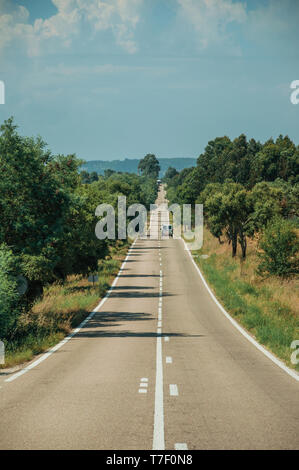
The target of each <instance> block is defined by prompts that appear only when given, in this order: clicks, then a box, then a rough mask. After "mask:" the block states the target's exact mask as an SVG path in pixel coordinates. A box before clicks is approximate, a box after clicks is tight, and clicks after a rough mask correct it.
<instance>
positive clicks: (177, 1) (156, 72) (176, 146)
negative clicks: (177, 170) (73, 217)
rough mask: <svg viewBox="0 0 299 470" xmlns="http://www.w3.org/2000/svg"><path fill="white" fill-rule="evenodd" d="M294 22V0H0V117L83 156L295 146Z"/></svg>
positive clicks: (297, 53) (298, 111) (298, 67)
mask: <svg viewBox="0 0 299 470" xmlns="http://www.w3.org/2000/svg"><path fill="white" fill-rule="evenodd" d="M298 21H299V1H297V0H284V1H283V2H282V1H281V0H280V1H279V0H258V1H257V0H247V1H246V2H245V1H243V0H238V1H233V0H106V1H105V0H101V1H98V0H94V1H92V0H42V1H40V0H0V80H3V81H4V83H5V90H6V102H5V104H4V105H0V121H1V122H3V120H4V119H6V118H8V117H9V116H11V115H13V116H14V118H15V121H16V123H17V124H18V125H19V128H20V132H21V133H22V134H24V135H38V134H39V135H41V136H42V138H43V139H44V140H45V141H46V142H47V143H48V145H49V147H50V149H51V150H52V151H53V152H54V153H76V154H77V155H78V156H79V157H80V158H84V159H85V160H96V159H103V160H111V159H116V158H120V159H122V158H130V157H131V158H141V157H143V156H144V155H145V154H146V153H155V154H156V155H157V157H196V156H198V155H199V154H200V153H201V152H202V151H203V150H204V147H205V146H206V144H207V142H208V141H209V140H211V139H213V138H215V137H217V136H222V135H228V136H229V137H230V138H235V137H236V136H238V135H239V134H241V133H245V134H246V135H247V136H248V137H254V138H256V139H259V140H262V141H264V140H266V139H268V138H269V137H271V136H272V137H274V138H275V137H277V136H278V135H279V134H288V135H289V136H290V137H291V138H292V139H293V140H294V141H295V143H296V144H299V133H298V131H299V104H298V105H293V104H291V102H290V94H291V89H290V84H291V82H292V81H293V80H296V79H297V80H299V34H298Z"/></svg>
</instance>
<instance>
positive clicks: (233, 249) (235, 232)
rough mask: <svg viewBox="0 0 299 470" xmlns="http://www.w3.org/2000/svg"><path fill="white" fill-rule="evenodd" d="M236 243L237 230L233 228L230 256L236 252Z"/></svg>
mask: <svg viewBox="0 0 299 470" xmlns="http://www.w3.org/2000/svg"><path fill="white" fill-rule="evenodd" d="M237 243H238V232H237V230H233V232H232V257H233V258H234V257H235V256H236V254H237Z"/></svg>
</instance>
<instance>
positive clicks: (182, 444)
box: [174, 442, 188, 450]
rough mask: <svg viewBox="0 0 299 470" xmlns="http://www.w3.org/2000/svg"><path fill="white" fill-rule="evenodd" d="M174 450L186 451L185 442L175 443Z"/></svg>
mask: <svg viewBox="0 0 299 470" xmlns="http://www.w3.org/2000/svg"><path fill="white" fill-rule="evenodd" d="M174 448H175V450H188V446H187V444H185V442H177V443H176V444H174Z"/></svg>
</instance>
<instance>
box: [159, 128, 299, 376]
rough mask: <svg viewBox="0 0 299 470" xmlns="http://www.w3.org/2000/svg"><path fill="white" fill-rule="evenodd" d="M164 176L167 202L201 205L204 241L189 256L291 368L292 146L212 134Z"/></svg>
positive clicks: (295, 209)
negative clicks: (184, 164)
mask: <svg viewBox="0 0 299 470" xmlns="http://www.w3.org/2000/svg"><path fill="white" fill-rule="evenodd" d="M164 181H165V183H167V197H168V199H169V201H170V203H174V202H177V203H180V204H185V203H187V204H195V203H202V204H203V206H204V219H205V236H204V245H203V247H202V249H201V250H199V251H198V252H194V253H193V255H194V257H195V259H196V261H197V263H198V264H199V265H200V267H201V269H202V271H203V273H204V274H205V277H206V279H207V281H208V282H209V284H210V285H211V287H212V289H213V290H214V292H215V294H216V296H217V297H218V298H219V300H220V301H221V302H222V304H223V305H224V306H225V307H226V309H227V310H228V311H229V312H230V313H231V314H232V316H234V317H235V318H236V319H237V320H238V321H239V322H240V323H241V324H242V325H244V326H245V327H246V328H247V330H249V332H250V333H251V334H253V335H254V336H256V338H257V339H258V341H260V342H261V343H262V344H264V345H265V346H266V347H268V348H269V349H271V350H272V351H273V352H274V353H275V354H276V355H277V356H279V357H280V358H282V359H283V360H284V361H285V362H286V363H287V364H288V365H289V366H292V367H294V365H293V364H291V363H290V357H291V353H292V350H291V348H290V345H291V343H292V341H293V340H296V339H298V338H299V311H298V304H299V302H298V297H299V295H298V294H299V291H298V290H299V287H298V274H299V237H298V234H299V146H296V145H295V144H294V143H293V142H292V141H291V140H290V139H289V137H288V136H285V137H283V136H279V137H278V138H277V139H276V141H274V140H273V139H269V140H268V141H267V142H265V143H264V144H262V143H260V142H257V141H255V140H254V139H251V140H250V141H247V139H246V136H245V135H244V134H242V135H241V136H239V137H238V138H236V139H235V140H234V141H231V140H230V139H229V138H228V137H219V138H216V139H215V140H213V141H210V142H209V143H208V145H207V147H206V149H205V152H204V153H203V154H201V155H200V156H199V157H198V160H197V166H196V167H193V168H188V169H185V170H182V171H181V172H177V171H176V170H175V169H173V168H169V169H168V171H167V172H166V174H165V177H164ZM202 254H205V255H208V256H209V257H208V258H207V259H205V258H203V257H201V255H202ZM296 367H297V368H298V365H297V366H296Z"/></svg>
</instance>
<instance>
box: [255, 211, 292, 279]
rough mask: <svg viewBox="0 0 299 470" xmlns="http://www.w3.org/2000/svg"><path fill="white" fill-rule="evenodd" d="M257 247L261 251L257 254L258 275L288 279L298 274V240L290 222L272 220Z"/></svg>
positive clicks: (278, 219) (279, 219)
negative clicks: (258, 262) (258, 258)
mask: <svg viewBox="0 0 299 470" xmlns="http://www.w3.org/2000/svg"><path fill="white" fill-rule="evenodd" d="M259 246H260V248H261V249H262V250H263V251H262V252H261V253H259V257H260V260H261V262H260V264H259V266H258V269H257V272H258V274H261V275H263V276H267V275H277V276H281V277H289V276H292V275H295V274H298V273H299V258H298V252H299V239H298V235H297V233H296V230H295V228H294V226H293V224H292V223H291V222H290V221H287V220H284V219H282V218H279V217H278V218H275V219H273V220H272V221H271V222H270V223H269V224H268V225H267V227H266V229H265V231H264V233H263V236H262V239H261V241H260V245H259Z"/></svg>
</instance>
